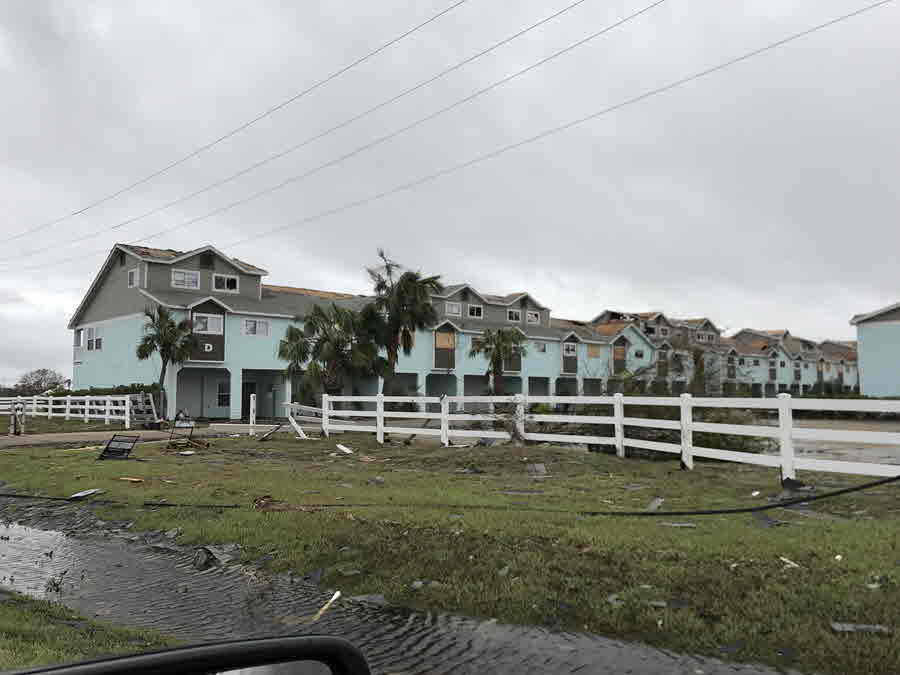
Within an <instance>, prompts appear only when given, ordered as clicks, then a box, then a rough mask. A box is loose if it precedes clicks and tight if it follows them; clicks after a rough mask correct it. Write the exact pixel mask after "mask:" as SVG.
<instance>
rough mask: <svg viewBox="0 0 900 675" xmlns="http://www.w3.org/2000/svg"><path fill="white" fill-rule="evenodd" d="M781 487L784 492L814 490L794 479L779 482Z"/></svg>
mask: <svg viewBox="0 0 900 675" xmlns="http://www.w3.org/2000/svg"><path fill="white" fill-rule="evenodd" d="M781 487H783V488H785V489H786V490H793V491H794V492H812V491H814V490H815V489H816V488H815V487H814V486H812V485H807V484H806V483H802V482H800V481H799V480H795V479H794V478H785V479H784V480H782V481H781Z"/></svg>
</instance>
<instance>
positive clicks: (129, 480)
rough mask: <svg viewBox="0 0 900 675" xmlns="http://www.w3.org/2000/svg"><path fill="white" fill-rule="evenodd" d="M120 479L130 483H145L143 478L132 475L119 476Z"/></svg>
mask: <svg viewBox="0 0 900 675" xmlns="http://www.w3.org/2000/svg"><path fill="white" fill-rule="evenodd" d="M118 480H124V481H126V482H128V483H143V482H144V479H143V478H132V477H131V476H119V478H118Z"/></svg>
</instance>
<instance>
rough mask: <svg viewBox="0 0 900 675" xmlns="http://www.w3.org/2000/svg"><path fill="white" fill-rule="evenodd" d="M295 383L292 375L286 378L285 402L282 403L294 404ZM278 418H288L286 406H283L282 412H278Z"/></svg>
mask: <svg viewBox="0 0 900 675" xmlns="http://www.w3.org/2000/svg"><path fill="white" fill-rule="evenodd" d="M293 388H294V381H293V379H292V378H291V376H290V375H285V376H284V400H283V401H282V403H293V402H294V400H293V399H294V391H293ZM276 412H277V415H276V417H287V415H288V409H287V408H286V407H285V406H281V410H277V411H276Z"/></svg>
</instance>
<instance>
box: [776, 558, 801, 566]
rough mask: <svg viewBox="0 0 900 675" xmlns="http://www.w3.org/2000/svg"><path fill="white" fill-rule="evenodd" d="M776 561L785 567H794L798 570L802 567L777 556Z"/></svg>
mask: <svg viewBox="0 0 900 675" xmlns="http://www.w3.org/2000/svg"><path fill="white" fill-rule="evenodd" d="M778 559H779V560H780V561H781V562H783V563H784V565H785V567H796V568H798V569H799V568H800V567H802V566H801V565H798V564H797V563H795V562H794V561H793V560H788V559H787V558H785V557H784V556H783V555H780V556H778Z"/></svg>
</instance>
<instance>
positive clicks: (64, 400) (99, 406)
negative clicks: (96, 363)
mask: <svg viewBox="0 0 900 675" xmlns="http://www.w3.org/2000/svg"><path fill="white" fill-rule="evenodd" d="M17 405H21V406H22V409H23V410H24V412H25V417H26V419H27V418H28V417H46V418H47V419H52V418H54V417H56V418H60V417H61V418H63V419H66V420H82V421H84V422H88V421H90V420H103V421H104V422H105V423H106V424H112V423H113V422H116V423H122V424H124V426H125V428H126V429H130V428H131V417H132V414H131V411H132V402H131V397H130V396H128V395H127V394H126V395H115V396H112V395H110V396H105V395H104V396H19V397H6V398H0V415H4V414H10V413H12V412H13V411H14V410H15V408H16V406H17Z"/></svg>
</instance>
